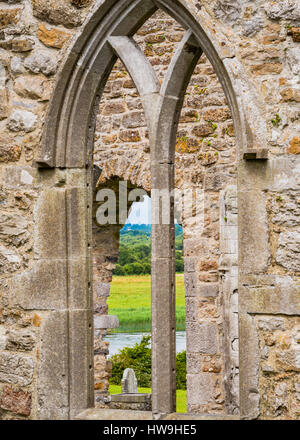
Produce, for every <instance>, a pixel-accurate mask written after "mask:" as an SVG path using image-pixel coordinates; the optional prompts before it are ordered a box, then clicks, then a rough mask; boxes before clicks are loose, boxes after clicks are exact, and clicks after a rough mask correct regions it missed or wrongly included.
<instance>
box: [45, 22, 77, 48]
mask: <svg viewBox="0 0 300 440" xmlns="http://www.w3.org/2000/svg"><path fill="white" fill-rule="evenodd" d="M37 36H38V39H39V40H40V41H41V42H42V43H43V44H45V46H48V47H55V48H56V49H61V48H62V47H63V45H64V44H65V43H66V41H68V39H69V38H70V34H69V33H67V32H64V31H61V30H60V29H57V28H50V27H48V26H45V25H44V24H40V25H39V28H38V33H37Z"/></svg>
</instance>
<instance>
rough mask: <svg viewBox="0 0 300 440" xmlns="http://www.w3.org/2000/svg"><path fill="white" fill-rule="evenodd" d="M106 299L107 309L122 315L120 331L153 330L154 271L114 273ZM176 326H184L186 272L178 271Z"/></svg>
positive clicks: (120, 316)
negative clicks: (152, 295) (152, 287)
mask: <svg viewBox="0 0 300 440" xmlns="http://www.w3.org/2000/svg"><path fill="white" fill-rule="evenodd" d="M162 276H163V274H162ZM107 303H108V313H109V314H110V315H116V316H117V317H118V318H119V323H120V326H119V328H118V329H117V332H118V333H129V332H149V331H150V330H151V275H128V276H117V275H114V276H113V280H112V283H111V293H110V297H109V298H108V301H107ZM176 330H177V331H178V330H185V296H184V276H183V274H176Z"/></svg>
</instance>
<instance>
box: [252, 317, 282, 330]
mask: <svg viewBox="0 0 300 440" xmlns="http://www.w3.org/2000/svg"><path fill="white" fill-rule="evenodd" d="M258 328H259V329H260V330H263V331H265V332H274V331H275V330H285V327H284V320H283V319H282V318H259V319H258Z"/></svg>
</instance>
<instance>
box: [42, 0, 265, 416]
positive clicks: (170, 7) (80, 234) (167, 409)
mask: <svg viewBox="0 0 300 440" xmlns="http://www.w3.org/2000/svg"><path fill="white" fill-rule="evenodd" d="M158 8H161V9H163V10H165V11H166V12H167V13H168V14H170V15H171V16H172V17H174V18H175V19H176V20H177V21H178V22H179V23H180V24H181V25H182V26H183V27H184V28H185V29H186V34H185V37H184V39H183V41H182V42H181V43H180V45H179V47H178V50H177V52H176V54H175V55H174V57H173V60H172V62H171V64H170V67H169V70H168V73H167V75H166V77H165V80H164V82H163V84H162V85H160V83H159V82H158V80H157V78H156V76H155V73H154V72H153V69H152V67H151V65H150V64H149V63H148V61H147V59H145V57H144V56H143V54H142V53H141V51H140V50H139V48H138V47H137V46H136V45H135V43H134V41H133V40H132V38H131V37H132V36H133V35H134V33H135V32H136V30H137V29H139V27H140V26H141V25H142V24H143V23H144V22H145V21H146V20H147V19H148V18H149V17H150V16H151V15H152V14H153V13H154V12H155V11H156V10H157V9H158ZM203 50H204V52H205V53H206V55H207V57H208V58H209V60H210V61H211V63H212V65H213V67H214V68H215V71H216V73H217V74H218V76H219V79H220V82H221V84H222V86H223V88H224V91H225V94H226V96H227V99H228V102H229V105H230V107H231V111H232V115H233V119H234V123H235V131H236V133H237V138H238V144H239V151H240V156H241V157H251V158H264V157H265V151H264V150H263V149H261V148H259V145H258V143H257V142H256V138H255V135H254V134H253V131H252V129H251V126H250V125H251V124H249V122H248V121H247V120H246V119H245V117H244V113H243V111H242V109H241V106H239V105H238V99H237V95H236V93H235V90H234V87H233V85H232V81H231V77H230V75H229V73H228V71H227V69H226V64H225V62H223V61H222V59H221V58H220V56H219V55H218V51H217V50H216V48H215V47H214V45H213V44H212V42H211V39H210V38H209V37H208V36H207V34H206V32H205V31H204V30H203V29H202V28H201V27H200V26H199V24H198V23H197V21H196V20H195V19H194V17H193V16H192V15H191V14H190V13H189V11H188V9H187V8H185V7H184V6H183V4H182V2H181V1H179V0H176V1H174V0H134V1H128V0H113V1H104V2H103V3H102V5H101V6H100V7H99V8H98V9H97V10H96V11H95V13H94V14H93V15H92V17H90V19H89V20H88V22H87V23H86V25H85V27H84V28H83V31H82V34H81V35H80V37H79V38H78V40H77V41H75V43H74V45H73V47H72V48H71V50H70V51H69V53H68V56H67V59H66V62H65V63H64V64H63V66H62V68H61V71H60V73H59V76H58V81H57V86H56V89H55V91H54V94H53V99H52V101H51V104H50V108H49V112H48V117H47V121H46V125H45V133H44V139H43V145H42V150H41V155H40V159H39V160H38V161H37V164H38V166H39V168H40V169H41V170H42V169H43V168H55V169H60V168H63V169H65V170H66V175H67V190H66V192H65V194H61V193H60V192H59V191H57V192H56V193H55V195H54V199H53V203H54V204H55V203H56V202H57V203H58V202H59V203H61V204H62V205H63V207H64V213H65V216H64V222H65V229H66V241H65V246H64V249H63V252H62V255H63V261H64V264H65V271H66V277H67V283H66V285H65V286H64V288H63V291H62V292H63V295H64V307H63V310H61V309H60V308H58V314H57V315H56V316H55V319H56V320H57V322H56V324H55V323H54V322H53V323H52V325H53V326H54V327H55V325H56V326H57V325H58V324H59V325H60V326H61V328H64V329H65V334H66V336H65V340H64V341H63V344H62V345H63V346H65V347H66V349H65V350H64V352H63V353H62V356H63V359H64V361H62V363H61V364H60V365H59V366H57V367H56V370H55V374H56V376H57V377H59V378H60V380H59V382H57V378H55V380H53V379H51V377H52V374H53V373H52V372H51V371H50V370H51V367H50V365H51V360H50V355H49V356H48V358H47V356H46V357H45V359H44V363H43V372H42V375H41V377H42V381H43V380H44V381H45V378H46V379H47V383H48V391H47V389H46V390H45V389H44V390H43V396H44V398H45V396H46V397H47V392H48V394H50V392H51V394H56V395H57V396H61V397H62V398H61V399H59V398H57V399H56V400H55V399H52V400H51V405H50V410H51V411H50V413H51V418H56V417H59V414H60V412H61V407H62V406H63V408H64V413H65V416H66V417H71V418H72V417H75V416H77V415H78V413H79V412H80V411H83V410H84V409H87V408H90V407H92V406H93V369H92V337H93V334H92V333H93V332H92V329H93V325H92V310H91V296H92V293H91V289H92V282H91V231H92V227H91V218H92V215H91V210H92V191H91V190H92V187H93V172H92V164H93V158H92V152H93V148H92V147H93V133H94V125H95V116H96V110H97V108H98V103H99V100H100V97H101V94H102V91H103V88H104V86H105V83H106V81H107V78H108V76H109V73H110V71H111V69H112V67H113V65H114V63H115V61H116V58H117V56H118V57H120V58H121V60H122V62H123V63H124V64H125V65H126V67H127V69H128V71H129V73H130V75H131V76H132V79H133V81H134V82H135V84H136V86H137V88H138V90H139V94H140V96H141V98H142V102H143V106H144V111H145V115H146V119H147V124H148V129H149V133H150V145H151V179H152V188H153V189H157V190H168V191H170V192H171V190H172V189H173V186H174V146H175V136H176V127H177V124H178V117H179V113H180V109H181V105H182V100H183V96H184V92H185V89H186V86H187V84H188V82H189V78H190V76H191V74H192V72H193V68H194V67H195V64H196V63H197V61H198V59H199V57H200V55H201V53H202V51H203ZM154 204H155V206H157V209H158V210H159V214H158V218H159V219H160V221H159V223H158V224H157V225H154V227H153V230H152V268H153V269H152V289H153V291H152V292H153V293H152V298H153V301H152V319H153V330H152V337H153V342H152V343H153V367H152V368H153V412H154V415H155V416H156V417H161V416H162V415H165V414H168V413H171V412H174V411H175V391H176V386H175V383H176V382H175V320H174V318H175V301H174V286H175V282H174V275H175V271H174V221H173V217H174V202H173V200H172V199H171V200H170V212H171V221H170V224H168V225H165V224H163V223H162V221H161V205H160V203H159V200H158V203H156V200H155V194H154ZM51 249H52V250H53V248H50V254H49V255H47V252H48V250H47V249H45V253H44V255H43V257H44V258H47V256H48V258H50V259H51V258H54V259H55V258H56V256H55V255H52V254H51ZM79 267H80V270H79ZM162 273H164V276H163V277H162V276H161V274H162ZM62 312H63V313H62ZM55 319H54V320H55ZM50 331H51V329H50ZM44 341H45V343H46V341H47V343H49V344H48V345H49V347H48V348H47V350H48V351H51V350H50V347H51V343H50V341H49V339H48V340H47V338H46V337H45V339H44ZM43 378H44V379H43ZM62 378H63V379H62ZM42 381H41V383H42ZM62 402H63V403H62Z"/></svg>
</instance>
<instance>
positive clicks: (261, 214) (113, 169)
mask: <svg viewBox="0 0 300 440" xmlns="http://www.w3.org/2000/svg"><path fill="white" fill-rule="evenodd" d="M107 3H109V2H108V1H107V0H47V1H46V0H7V1H2V2H1V3H0V98H1V99H0V179H1V182H0V206H1V211H0V240H1V241H0V273H1V280H0V418H1V419H27V418H30V419H68V418H73V417H75V416H76V415H77V414H78V413H79V412H80V411H81V410H84V409H87V408H89V407H93V406H94V404H95V405H96V406H97V407H106V406H107V402H108V401H109V399H107V397H108V377H109V374H110V364H109V362H108V361H107V356H108V353H109V346H108V343H107V342H105V341H104V340H103V337H104V335H105V334H106V330H107V328H108V326H109V325H113V324H112V323H111V320H110V319H109V318H108V319H107V318H106V319H104V318H105V317H106V316H107V313H108V309H107V304H106V300H107V297H108V296H109V290H110V289H109V284H110V282H111V279H112V271H113V268H114V265H115V264H116V262H117V258H118V243H119V230H120V228H121V227H122V225H110V226H106V227H103V226H102V227H100V226H99V225H97V223H96V221H95V220H93V222H92V216H93V213H94V212H95V208H96V207H97V202H96V201H95V200H94V203H93V199H92V197H93V194H94V193H95V190H94V193H93V194H92V189H93V184H92V181H91V180H89V178H87V177H86V176H87V175H88V174H87V173H88V171H86V169H89V166H90V165H89V164H90V162H89V161H87V168H86V162H84V164H83V165H77V164H76V166H75V165H74V166H70V165H68V163H71V162H72V160H75V159H76V157H77V156H76V154H74V152H72V150H71V147H70V151H67V153H66V157H67V160H66V165H65V164H64V163H63V165H57V166H56V165H55V164H54V165H50V166H48V168H45V167H41V166H40V165H39V163H40V157H41V150H42V145H43V142H44V137H45V132H47V133H49V132H53V133H56V134H57V137H58V139H59V136H63V134H62V132H63V130H64V129H68V130H69V131H68V136H69V138H70V139H74V138H72V137H71V136H73V135H72V133H73V131H72V130H73V126H72V123H70V120H71V119H70V117H69V115H68V114H67V113H66V112H65V113H62V114H60V123H61V124H62V126H63V127H64V128H63V129H62V128H61V126H59V128H57V126H56V125H55V126H54V125H53V128H52V125H51V124H52V121H51V120H50V119H49V117H48V116H47V114H49V109H51V108H55V105H56V103H59V102H60V99H61V96H68V97H69V95H67V94H66V93H67V92H66V87H65V86H63V85H61V84H62V77H63V76H64V77H68V75H69V74H70V73H69V71H70V70H72V69H70V68H69V67H68V66H69V65H71V63H72V62H73V61H72V60H75V61H74V63H75V62H76V63H77V64H76V69H77V70H78V71H79V72H80V69H81V70H82V71H83V72H86V74H87V75H89V73H90V72H89V68H90V67H89V66H90V65H91V62H90V63H87V64H84V60H85V58H84V56H85V54H86V53H88V50H89V49H88V47H89V46H88V43H86V45H85V43H80V44H79V43H76V42H78V41H83V40H85V39H86V41H87V42H89V44H90V47H94V50H96V49H95V46H93V44H94V40H93V38H94V37H93V32H92V29H93V26H94V25H93V23H96V22H97V20H98V18H97V17H98V16H99V17H100V18H99V20H100V19H101V20H102V21H101V20H100V21H101V23H102V22H104V21H105V17H106V16H108V14H109V12H108V10H107V9H105V8H107V6H106V4H107ZM110 3H113V7H114V8H115V9H116V12H115V16H117V15H118V14H119V15H118V17H121V16H122V17H123V15H124V16H125V15H126V14H125V11H126V10H127V9H128V10H129V9H130V8H129V7H130V6H132V5H133V4H135V3H136V4H138V3H139V2H138V1H125V0H120V1H117V0H113V2H110ZM171 3H172V4H171ZM170 4H171V5H170ZM110 6H111V5H110ZM117 7H120V11H119V12H118V13H117ZM121 7H122V8H123V9H122V10H121ZM148 7H149V10H151V11H152V12H153V14H154V15H152V16H151V17H149V19H148V20H147V21H146V22H145V23H144V24H142V21H143V20H141V19H140V22H139V23H138V24H137V27H136V29H135V31H136V32H135V35H134V39H135V41H136V42H137V44H138V45H139V47H140V48H141V49H142V51H143V53H144V54H145V56H146V57H147V58H148V59H149V61H150V63H151V65H152V66H153V68H154V70H155V73H156V75H157V76H158V78H159V80H160V81H161V82H162V80H163V78H164V77H165V75H166V71H167V69H168V67H169V65H170V63H171V60H172V57H173V56H174V54H175V53H176V48H177V47H178V46H179V44H180V42H181V41H182V38H183V36H184V32H185V29H184V26H183V24H182V23H179V22H178V20H179V19H180V16H183V15H184V14H183V13H182V14H178V11H179V10H180V11H188V14H189V16H190V17H192V19H193V21H190V22H189V25H191V27H190V28H191V29H192V31H193V32H194V33H195V34H196V32H197V29H202V32H203V34H202V35H204V34H205V35H208V36H209V38H208V40H209V41H210V45H208V43H207V41H208V40H207V41H206V40H205V38H204V36H203V41H202V48H203V49H204V54H203V55H202V56H201V58H200V60H199V62H198V64H197V65H196V67H195V70H194V73H193V75H192V78H191V80H190V82H189V85H188V88H187V91H186V94H185V96H184V101H183V105H182V110H181V114H180V119H179V126H178V130H177V134H176V147H175V159H174V164H175V179H174V186H175V187H176V188H180V189H183V188H187V187H188V188H193V189H195V190H197V189H203V190H204V194H205V228H204V230H203V231H202V232H201V233H199V230H198V229H197V226H196V225H195V224H194V223H193V219H190V218H182V219H181V221H182V225H183V230H184V258H185V275H184V276H185V289H186V327H187V383H188V384H187V386H188V390H187V405H188V412H189V413H194V414H224V415H232V414H234V415H238V416H241V417H242V418H246V419H253V418H260V419H299V418H300V381H299V371H300V360H299V359H300V317H299V313H300V281H299V280H300V278H299V276H300V269H299V268H300V234H299V219H300V209H299V208H300V180H299V169H300V159H299V157H300V156H299V154H300V123H299V119H300V46H299V43H300V37H299V35H300V7H299V2H298V1H297V0H281V1H271V0H267V1H264V0H254V1H250V0H249V1H247V0H234V1H232V0H214V1H206V0H202V1H196V0H176V1H173V2H170V1H165V2H164V1H153V2H151V1H150V0H149V1H148V0H147V1H144V6H143V8H145V9H146V8H148ZM157 7H159V9H158V10H156V9H157ZM126 8H127V9H126ZM181 8H182V9H181ZM162 9H163V10H162ZM98 11H100V12H98ZM101 11H103V12H101ZM97 14H98V15H97ZM101 14H102V15H101ZM176 14H177V15H176ZM172 15H173V17H172ZM140 16H143V14H142V13H140ZM93 20H94V21H93ZM131 20H132V18H131ZM99 23H100V22H99ZM124 23H125V20H124ZM110 26H113V23H111V24H110V23H108V28H109V27H110ZM126 26H127V24H126V23H125V24H123V27H124V28H125V27H126ZM120 29H121V30H122V27H120ZM197 35H198V34H197ZM80 38H82V40H80ZM78 39H79V40H78ZM200 45H201V41H200ZM92 55H93V54H92V53H91V54H89V57H90V58H89V60H91V59H92ZM78 57H81V58H80V59H78ZM220 66H222V68H221V67H220ZM111 68H112V70H111V73H110V75H108V78H107V82H106V86H105V88H104V91H103V93H102V95H101V99H100V96H98V98H99V99H100V101H99V103H98V104H97V111H96V112H95V118H94V125H93V126H92V125H91V127H87V130H86V131H87V132H88V131H89V130H92V131H93V139H92V141H93V142H91V140H90V137H89V136H88V134H87V135H85V137H86V142H85V143H86V145H89V143H92V146H91V147H89V148H90V150H91V152H92V153H93V161H94V164H95V165H97V166H98V167H99V168H100V170H101V174H100V176H99V178H98V179H97V182H96V183H95V185H96V189H98V188H103V187H108V188H117V187H118V182H119V180H126V181H128V182H129V186H130V188H143V189H145V190H146V191H147V192H148V193H150V190H151V170H150V167H151V157H150V153H151V151H150V140H149V130H148V128H147V124H146V119H145V114H144V111H143V105H142V99H141V97H140V96H139V93H138V90H137V88H136V86H135V84H134V83H133V81H132V79H131V77H130V75H129V74H128V72H127V70H126V68H125V66H124V65H123V64H122V63H121V62H120V61H119V60H118V61H117V62H115V60H114V62H113V64H112V66H111ZM97 69H98V70H97ZM222 69H223V70H222ZM74 70H75V69H74ZM77 70H76V72H77ZM100 70H101V63H100V62H99V65H98V66H97V68H96V70H95V71H96V72H98V73H96V74H94V77H97V75H98V76H99V72H100ZM61 72H63V74H62V73H61ZM220 72H223V73H224V75H223V74H221V73H220ZM225 73H226V75H225ZM78 75H79V74H78ZM83 76H84V74H82V77H80V81H83V79H82V78H83ZM92 77H93V75H92V74H91V76H90V78H92ZM90 83H92V80H90ZM70 84H71V81H70ZM74 89H78V90H81V89H80V87H74ZM86 90H87V89H86ZM72 93H73V94H76V93H75V92H72ZM64 94H65V95H64ZM70 96H71V94H70ZM76 97H77V95H76ZM79 98H80V97H79ZM79 98H78V97H77V98H76V99H77V101H78V102H80V99H81V98H80V99H79ZM68 99H71V98H68ZM84 99H85V100H86V101H91V102H92V101H93V102H94V101H95V102H97V100H96V99H95V97H94V96H89V95H88V92H86V96H85V98H84ZM77 101H76V100H75V101H74V102H75V103H76V102H77ZM234 101H235V102H236V104H235V103H234ZM82 102H83V101H82ZM74 108H75V109H76V111H77V113H78V115H79V116H80V117H83V116H84V115H83V114H81V115H80V109H81V108H85V107H84V106H83V105H82V106H81V107H80V106H78V107H76V105H75V107H74ZM59 111H60V109H58V110H57V114H58V113H59ZM73 113H74V112H73ZM75 113H76V112H75ZM238 114H241V115H242V117H241V118H240V119H241V120H242V121H241V120H240V119H239V117H238ZM47 130H48V131H47ZM74 130H75V128H74ZM49 142H50V141H49ZM58 142H59V141H58ZM58 160H61V159H60V157H59V158H58V153H57V161H58ZM37 162H38V163H37ZM87 188H88V191H89V192H88V193H87ZM86 194H88V195H86ZM92 223H93V224H92ZM92 230H93V240H92ZM92 251H93V267H92V268H90V265H89V263H86V262H87V261H88V262H89V261H91V259H92ZM92 278H93V280H92ZM83 286H86V292H88V294H87V295H86V294H85V293H84V294H83V292H85V290H84V288H83ZM92 287H93V289H92ZM92 290H93V292H92ZM93 315H94V316H95V318H96V319H95V328H94V329H93ZM99 318H101V319H99ZM93 332H94V353H92V347H91V342H90V341H91V340H92V336H93V335H92V333H93ZM73 347H77V349H76V348H74V349H73ZM93 355H94V357H93ZM81 368H82V370H81ZM82 371H84V374H82ZM81 378H84V379H81ZM79 384H80V385H79ZM93 388H94V390H95V402H94V395H93ZM70 390H71V391H70ZM77 396H83V397H82V401H80V403H78V402H79V400H80V399H77ZM84 399H85V400H84ZM83 400H84V401H83Z"/></svg>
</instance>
